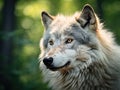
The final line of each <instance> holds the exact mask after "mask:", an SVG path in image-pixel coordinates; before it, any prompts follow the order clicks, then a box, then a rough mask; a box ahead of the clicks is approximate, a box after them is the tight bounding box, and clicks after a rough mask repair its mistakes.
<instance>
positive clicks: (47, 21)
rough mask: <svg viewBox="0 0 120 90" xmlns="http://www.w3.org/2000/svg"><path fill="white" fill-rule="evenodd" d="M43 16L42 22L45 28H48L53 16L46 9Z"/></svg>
mask: <svg viewBox="0 0 120 90" xmlns="http://www.w3.org/2000/svg"><path fill="white" fill-rule="evenodd" d="M41 17H42V22H43V24H44V26H45V28H46V29H47V28H48V27H49V25H50V24H51V23H52V21H53V17H52V16H51V15H49V14H48V13H47V12H45V11H43V12H42V13H41Z"/></svg>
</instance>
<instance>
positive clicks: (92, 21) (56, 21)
mask: <svg viewBox="0 0 120 90" xmlns="http://www.w3.org/2000/svg"><path fill="white" fill-rule="evenodd" d="M41 16H42V22H43V25H44V27H45V30H44V35H43V38H42V39H41V41H40V47H41V55H40V58H41V65H40V66H41V68H44V69H46V70H47V69H48V70H50V71H60V72H68V71H70V70H72V69H74V68H76V67H79V68H80V69H84V68H87V67H89V65H90V64H91V63H94V62H97V61H96V59H95V58H96V57H97V58H99V57H100V55H99V57H98V56H97V54H99V53H97V51H98V50H99V43H100V42H99V40H98V36H97V35H96V33H97V32H98V30H97V28H98V23H99V20H98V18H97V16H96V14H95V13H94V10H93V8H92V7H91V6H90V5H85V6H84V7H83V9H82V11H81V12H80V13H78V12H77V13H75V14H74V15H73V16H63V15H57V16H52V15H49V14H48V13H47V12H42V14H41Z"/></svg>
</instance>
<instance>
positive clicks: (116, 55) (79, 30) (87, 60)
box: [40, 5, 120, 90]
mask: <svg viewBox="0 0 120 90" xmlns="http://www.w3.org/2000/svg"><path fill="white" fill-rule="evenodd" d="M86 7H87V8H86ZM84 10H86V11H85V12H90V13H91V14H92V15H90V17H91V20H94V23H92V24H91V22H93V21H90V22H88V23H87V25H86V26H84V27H82V24H83V23H81V21H80V22H79V21H78V20H76V17H77V19H78V17H79V19H80V20H83V21H85V20H84V19H86V16H85V17H84V15H86V14H85V13H84ZM91 10H92V11H91ZM87 14H88V13H87ZM45 15H46V14H45ZM47 15H48V14H47ZM81 15H82V17H80V16H81ZM83 17H84V18H83ZM47 18H48V17H47ZM93 18H94V19H93ZM44 19H45V17H44ZM86 20H87V19H86ZM43 23H45V22H44V20H43ZM45 29H46V30H45V32H44V35H43V38H42V40H41V44H40V45H41V46H40V47H41V55H40V57H41V59H40V61H41V63H40V68H41V70H42V72H43V76H44V80H45V82H49V86H50V87H52V89H53V90H120V47H119V46H118V45H117V44H116V43H115V40H114V38H113V35H112V33H111V32H108V31H107V30H106V29H104V28H103V25H102V24H101V23H100V22H99V19H98V17H97V16H96V14H95V13H94V11H93V9H92V8H91V7H90V6H89V5H86V6H85V7H84V8H83V10H82V12H80V13H78V14H75V15H73V16H63V15H58V16H56V17H55V18H54V19H53V21H51V22H50V23H47V27H45ZM68 37H70V38H73V39H74V41H73V42H72V43H71V44H70V45H69V44H68V45H66V44H65V40H66V38H68ZM50 39H53V40H54V45H53V46H50V45H49V43H48V42H49V40H50ZM69 51H70V52H71V53H69ZM59 55H61V57H59ZM62 56H63V57H62ZM67 56H68V57H67ZM45 57H54V59H56V58H58V57H59V58H58V59H59V60H58V61H59V62H61V61H63V62H66V60H65V59H66V58H68V59H69V60H70V61H71V63H70V65H69V66H66V67H63V68H60V69H58V70H56V71H52V70H50V69H48V68H47V67H46V66H45V65H44V64H43V59H44V58H45ZM64 57H65V58H64ZM69 57H70V58H69ZM60 60H61V61H60ZM55 63H57V62H55ZM59 64H60V63H57V64H54V66H55V67H57V66H56V65H59Z"/></svg>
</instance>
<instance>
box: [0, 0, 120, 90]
mask: <svg viewBox="0 0 120 90" xmlns="http://www.w3.org/2000/svg"><path fill="white" fill-rule="evenodd" d="M97 2H98V0H17V2H16V5H15V11H14V13H15V16H16V17H15V21H16V22H15V30H14V32H11V33H8V34H7V37H11V36H12V37H13V49H12V52H11V53H12V55H13V58H12V59H11V60H12V62H13V63H12V64H10V65H8V66H6V68H4V69H2V70H1V71H0V73H2V75H4V76H5V78H7V80H9V82H10V83H8V84H10V88H9V89H10V90H50V89H48V88H47V85H46V84H44V83H43V81H42V76H41V72H40V70H39V60H38V56H39V53H40V49H39V40H40V38H41V36H42V34H43V26H42V23H41V19H40V13H41V12H42V11H47V12H49V13H51V14H52V15H56V14H57V13H63V14H65V15H71V14H73V13H74V12H76V11H80V10H81V9H82V7H83V5H84V4H86V3H89V4H91V5H92V6H93V7H94V9H95V11H96V12H97V9H98V8H99V7H98V6H97V4H96V3H97ZM100 2H102V4H101V6H102V11H103V17H102V18H101V20H102V21H104V23H105V27H107V28H110V30H111V31H113V32H114V33H115V36H116V37H117V41H118V43H120V40H119V38H120V30H119V25H120V17H119V16H120V0H109V1H108V0H101V1H100ZM3 3H4V0H0V14H2V13H1V11H2V7H3ZM97 13H98V16H99V15H100V13H99V12H97ZM1 18H2V17H1V16H0V24H1V23H2V22H1ZM1 25H2V24H1ZM3 37H4V38H6V36H3ZM0 90H5V86H4V85H3V84H2V82H1V83H0Z"/></svg>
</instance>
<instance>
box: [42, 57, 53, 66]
mask: <svg viewBox="0 0 120 90" xmlns="http://www.w3.org/2000/svg"><path fill="white" fill-rule="evenodd" d="M52 62H53V58H52V57H49V58H44V59H43V63H44V64H45V65H46V66H51V65H52Z"/></svg>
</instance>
